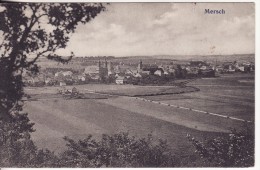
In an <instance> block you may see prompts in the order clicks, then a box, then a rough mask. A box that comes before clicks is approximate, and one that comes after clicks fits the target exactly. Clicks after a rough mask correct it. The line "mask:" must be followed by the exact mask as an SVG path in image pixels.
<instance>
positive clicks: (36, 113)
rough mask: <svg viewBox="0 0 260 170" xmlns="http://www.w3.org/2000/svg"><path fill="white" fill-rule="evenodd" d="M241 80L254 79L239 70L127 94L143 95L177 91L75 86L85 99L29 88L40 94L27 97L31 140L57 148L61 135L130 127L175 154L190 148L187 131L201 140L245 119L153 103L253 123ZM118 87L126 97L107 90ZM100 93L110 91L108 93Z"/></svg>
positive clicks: (250, 89) (249, 95) (249, 92)
mask: <svg viewBox="0 0 260 170" xmlns="http://www.w3.org/2000/svg"><path fill="white" fill-rule="evenodd" d="M232 76H234V77H232ZM244 79H249V80H250V81H253V80H254V76H253V75H244V74H242V75H241V76H239V75H227V76H223V77H219V78H213V79H198V80H196V81H194V82H192V83H191V84H190V85H191V86H195V87H198V88H200V91H199V92H192V93H183V94H171V95H156V96H146V97H143V96H142V97H141V98H136V97H131V95H132V94H131V93H130V92H132V91H135V90H136V91H138V93H141V92H143V93H144V92H145V90H146V91H148V92H149V93H150V92H152V91H154V92H158V91H159V92H160V91H161V90H167V89H177V90H179V89H178V88H177V87H153V86H152V87H148V86H142V87H139V86H131V85H121V86H118V85H93V84H92V85H91V84H89V85H81V86H77V88H78V89H79V90H80V92H82V93H84V95H85V96H88V99H73V100H65V99H63V98H62V97H61V96H58V95H57V94H55V93H56V91H57V89H58V88H59V87H44V88H42V89H41V88H27V89H26V92H28V93H29V94H31V95H34V98H36V99H37V98H39V97H40V96H42V98H41V99H40V98H39V99H40V100H35V101H33V100H32V101H27V102H26V103H25V111H27V112H28V113H29V117H30V119H31V120H32V121H33V122H35V129H36V132H34V133H33V135H32V138H33V139H34V140H35V141H36V143H37V144H38V146H39V147H47V148H50V149H52V150H55V151H57V152H59V151H61V150H62V148H64V141H63V140H62V137H63V136H70V137H73V138H75V139H79V138H84V137H86V136H87V135H88V134H93V135H94V136H95V137H100V135H101V134H103V133H108V134H112V133H117V132H120V131H128V132H129V133H130V134H132V135H135V136H137V137H144V136H146V135H147V134H148V133H151V134H152V135H153V136H154V137H155V138H156V139H158V138H162V139H167V141H168V143H169V145H170V147H171V149H172V150H174V152H175V153H177V154H180V155H183V156H185V155H188V154H191V153H193V151H194V150H193V149H194V148H193V147H192V146H191V144H190V143H189V142H188V140H187V138H186V135H187V133H189V134H191V135H193V136H196V137H198V138H200V139H203V138H210V137H212V136H215V135H219V134H223V133H225V132H228V131H229V130H230V128H236V129H240V128H241V127H242V126H243V125H244V122H242V121H237V120H231V119H228V118H223V117H218V116H214V115H209V114H203V113H198V112H194V111H192V110H187V109H181V108H175V107H170V106H168V105H163V104H158V103H153V102H151V101H158V102H161V103H167V104H173V105H179V106H182V107H189V108H193V109H198V110H203V111H208V112H214V113H218V114H220V115H226V116H233V117H236V118H241V119H245V120H249V121H254V84H250V83H246V84H245V83H243V82H242V83H241V82H239V81H238V80H244ZM211 82H214V84H212V83H211ZM67 88H70V87H67ZM117 89H118V92H117V93H119V92H120V93H121V92H124V91H128V93H129V94H130V95H128V96H127V95H124V96H117V95H115V96H114V95H113V94H114V93H111V92H116V90H117ZM96 92H97V93H96ZM99 92H100V93H108V92H109V94H110V95H106V94H99ZM120 93H119V94H120ZM138 93H136V94H138ZM149 93H148V94H149ZM50 96H52V97H50ZM142 98H145V99H148V101H147V100H142Z"/></svg>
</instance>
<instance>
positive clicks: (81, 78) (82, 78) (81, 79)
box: [78, 76, 86, 81]
mask: <svg viewBox="0 0 260 170" xmlns="http://www.w3.org/2000/svg"><path fill="white" fill-rule="evenodd" d="M78 79H79V80H80V81H86V78H85V77H84V76H78Z"/></svg>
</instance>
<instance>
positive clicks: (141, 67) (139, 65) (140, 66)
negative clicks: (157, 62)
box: [137, 60, 143, 73]
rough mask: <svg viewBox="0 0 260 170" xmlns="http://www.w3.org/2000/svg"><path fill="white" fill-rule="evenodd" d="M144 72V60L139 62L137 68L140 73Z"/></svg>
mask: <svg viewBox="0 0 260 170" xmlns="http://www.w3.org/2000/svg"><path fill="white" fill-rule="evenodd" d="M142 70H143V62H142V60H140V61H139V64H138V67H137V71H138V73H140V72H142Z"/></svg>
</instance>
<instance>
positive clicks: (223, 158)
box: [188, 125, 254, 167]
mask: <svg viewBox="0 0 260 170" xmlns="http://www.w3.org/2000/svg"><path fill="white" fill-rule="evenodd" d="M188 139H189V140H190V141H191V142H192V144H193V145H194V147H195V148H196V151H195V152H196V153H198V154H199V155H200V157H201V159H202V160H203V162H204V165H205V166H214V167H251V166H254V130H253V127H249V126H248V125H246V126H245V129H244V130H243V131H241V132H237V131H236V130H232V131H231V133H230V134H229V136H228V137H217V138H214V139H211V140H208V141H206V142H205V143H203V142H200V141H198V140H196V139H195V138H194V137H191V136H190V135H188Z"/></svg>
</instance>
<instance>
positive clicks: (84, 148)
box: [61, 133, 178, 167]
mask: <svg viewBox="0 0 260 170" xmlns="http://www.w3.org/2000/svg"><path fill="white" fill-rule="evenodd" d="M65 140H66V141H67V142H68V144H67V147H68V149H67V150H66V151H65V152H64V153H63V154H62V156H61V158H62V159H61V160H62V165H63V166H66V167H104V166H105V167H175V166H178V161H177V159H176V158H175V156H174V155H171V153H170V151H169V148H168V146H167V144H166V141H162V140H159V142H158V143H155V142H154V141H153V139H152V136H151V135H148V137H147V138H142V139H136V138H134V137H130V136H129V135H128V133H119V134H115V135H112V136H109V135H103V137H102V139H101V140H100V141H98V142H97V141H96V140H94V139H92V137H91V136H89V137H88V138H86V139H85V140H80V141H78V142H75V141H73V140H72V139H69V138H67V137H65Z"/></svg>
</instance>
